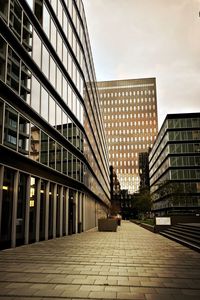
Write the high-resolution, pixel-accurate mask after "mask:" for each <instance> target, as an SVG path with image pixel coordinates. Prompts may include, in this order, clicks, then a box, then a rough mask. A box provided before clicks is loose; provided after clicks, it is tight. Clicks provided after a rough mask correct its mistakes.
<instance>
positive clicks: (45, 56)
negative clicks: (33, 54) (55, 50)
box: [42, 45, 49, 78]
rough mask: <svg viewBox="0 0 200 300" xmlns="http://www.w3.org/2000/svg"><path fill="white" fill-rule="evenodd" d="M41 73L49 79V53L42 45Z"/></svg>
mask: <svg viewBox="0 0 200 300" xmlns="http://www.w3.org/2000/svg"><path fill="white" fill-rule="evenodd" d="M42 72H43V73H44V74H45V75H46V77H47V78H49V52H48V51H47V49H46V47H45V46H44V45H42Z"/></svg>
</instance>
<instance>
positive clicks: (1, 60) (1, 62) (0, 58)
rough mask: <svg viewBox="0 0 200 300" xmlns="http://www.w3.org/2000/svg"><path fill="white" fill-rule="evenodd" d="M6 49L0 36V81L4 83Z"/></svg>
mask: <svg viewBox="0 0 200 300" xmlns="http://www.w3.org/2000/svg"><path fill="white" fill-rule="evenodd" d="M0 3H1V2H0ZM6 48H7V47H6V42H5V41H4V39H3V38H2V37H1V36H0V79H1V80H3V81H5V69H6Z"/></svg>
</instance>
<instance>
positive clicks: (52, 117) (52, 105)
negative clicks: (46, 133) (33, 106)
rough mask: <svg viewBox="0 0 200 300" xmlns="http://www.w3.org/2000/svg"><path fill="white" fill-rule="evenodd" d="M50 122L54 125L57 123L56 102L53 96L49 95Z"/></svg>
mask: <svg viewBox="0 0 200 300" xmlns="http://www.w3.org/2000/svg"><path fill="white" fill-rule="evenodd" d="M49 123H50V124H51V126H53V127H55V125H56V103H55V101H54V99H53V98H52V97H51V96H49Z"/></svg>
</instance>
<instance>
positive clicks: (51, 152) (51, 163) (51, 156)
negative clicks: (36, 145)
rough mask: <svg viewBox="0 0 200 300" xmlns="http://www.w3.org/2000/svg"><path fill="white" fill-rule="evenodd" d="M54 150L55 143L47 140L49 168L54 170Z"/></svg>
mask: <svg viewBox="0 0 200 300" xmlns="http://www.w3.org/2000/svg"><path fill="white" fill-rule="evenodd" d="M55 150H56V142H55V141H54V140H53V139H51V138H49V166H50V167H51V168H53V169H55Z"/></svg>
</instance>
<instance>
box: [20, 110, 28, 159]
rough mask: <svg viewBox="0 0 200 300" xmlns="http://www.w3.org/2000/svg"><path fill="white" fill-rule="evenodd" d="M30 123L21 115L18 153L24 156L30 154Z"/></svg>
mask: <svg viewBox="0 0 200 300" xmlns="http://www.w3.org/2000/svg"><path fill="white" fill-rule="evenodd" d="M29 138H30V122H29V121H28V120H27V119H25V118H24V117H22V116H21V115H20V117H19V140H18V151H19V152H20V153H21V154H23V155H27V156H28V154H29Z"/></svg>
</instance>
